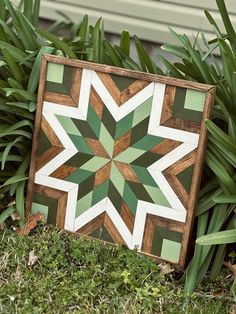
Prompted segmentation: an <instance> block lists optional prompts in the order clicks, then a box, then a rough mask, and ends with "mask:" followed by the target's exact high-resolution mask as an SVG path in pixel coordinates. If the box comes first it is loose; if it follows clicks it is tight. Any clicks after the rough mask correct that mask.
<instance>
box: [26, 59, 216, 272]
mask: <svg viewBox="0 0 236 314" xmlns="http://www.w3.org/2000/svg"><path fill="white" fill-rule="evenodd" d="M48 62H52V63H56V64H63V65H68V66H73V67H76V68H86V69H92V70H95V71H99V72H103V73H112V74H115V75H120V76H126V77H132V78H136V79H140V80H145V81H151V82H159V83H163V84H168V85H174V86H176V87H183V88H190V89H194V90H199V91H204V92H206V94H207V95H206V99H205V104H204V111H203V118H202V123H201V130H200V135H199V144H198V150H197V157H196V162H195V167H194V173H193V178H192V182H193V183H192V186H191V191H190V201H189V206H188V210H187V218H186V222H185V228H184V231H183V240H182V246H181V253H180V260H179V263H178V264H177V266H178V267H179V268H180V269H183V268H184V267H185V264H186V257H187V251H188V245H189V242H190V241H189V240H190V236H191V233H192V228H193V220H194V216H195V210H196V208H195V207H196V201H197V197H196V196H197V193H198V190H199V186H200V182H201V181H200V180H199V178H200V177H201V174H202V169H203V158H204V153H205V150H206V145H207V129H206V126H205V123H204V121H205V119H208V118H210V116H211V111H212V106H213V102H214V95H215V90H216V87H215V86H213V85H206V84H202V83H196V82H191V81H185V80H181V79H176V78H170V77H164V76H160V75H156V74H149V73H144V72H139V71H133V70H128V69H123V68H118V67H113V66H108V65H100V64H96V63H92V62H87V61H80V60H74V59H68V58H65V57H59V56H53V55H48V54H45V55H43V57H42V62H41V71H40V79H39V87H38V97H37V110H36V118H35V127H34V134H33V145H32V155H31V165H30V171H29V181H28V192H27V200H26V211H27V212H29V211H30V210H31V203H32V195H33V184H34V177H35V163H36V151H37V143H38V139H39V131H40V125H41V112H42V105H43V97H44V88H45V81H46V74H47V63H48ZM144 254H145V253H144ZM147 255H150V254H147ZM155 258H156V259H158V260H160V261H163V260H162V259H161V258H157V257H155Z"/></svg>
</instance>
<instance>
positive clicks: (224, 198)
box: [213, 195, 236, 204]
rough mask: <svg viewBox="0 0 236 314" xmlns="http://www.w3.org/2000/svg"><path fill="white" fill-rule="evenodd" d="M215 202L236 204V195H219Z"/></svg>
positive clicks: (214, 199) (214, 198)
mask: <svg viewBox="0 0 236 314" xmlns="http://www.w3.org/2000/svg"><path fill="white" fill-rule="evenodd" d="M213 201H214V202H215V203H220V204H231V203H232V204H236V195H217V196H215V197H213Z"/></svg>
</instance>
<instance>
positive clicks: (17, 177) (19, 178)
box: [0, 175, 28, 188]
mask: <svg viewBox="0 0 236 314" xmlns="http://www.w3.org/2000/svg"><path fill="white" fill-rule="evenodd" d="M27 179H28V177H27V176H25V175H15V176H13V177H10V178H9V179H8V180H6V181H5V182H4V183H3V184H2V185H0V188H2V187H4V186H7V185H11V184H13V183H17V182H21V181H25V180H27Z"/></svg>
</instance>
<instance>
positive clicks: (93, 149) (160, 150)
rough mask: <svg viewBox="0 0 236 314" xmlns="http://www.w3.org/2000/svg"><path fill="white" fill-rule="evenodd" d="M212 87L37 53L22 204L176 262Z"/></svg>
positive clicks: (183, 244)
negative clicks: (39, 60)
mask: <svg viewBox="0 0 236 314" xmlns="http://www.w3.org/2000/svg"><path fill="white" fill-rule="evenodd" d="M214 92H215V88H214V87H213V86H209V85H204V84H198V83H193V82H188V81H182V80H177V79H173V78H167V77H162V76H158V75H153V74H146V73H141V72H135V71H130V70H125V69H120V68H114V67H110V66H103V65H98V64H94V63H89V62H82V61H75V60H70V59H66V58H61V57H55V56H48V55H45V56H44V57H43V60H42V70H41V77H40V86H39V91H38V106H37V114H36V122H35V132H34V140H33V151H32V160H31V169H30V180H29V187H28V197H27V208H28V210H30V211H31V212H33V213H36V212H39V211H40V212H42V213H44V215H45V217H46V219H47V222H48V223H53V224H57V225H58V226H59V227H60V228H62V229H66V230H69V231H72V232H76V233H80V234H85V235H88V236H90V237H93V238H98V239H101V240H104V241H108V242H112V243H118V244H121V243H123V244H125V245H127V246H128V247H129V248H130V249H133V248H137V249H138V250H140V251H142V252H144V253H146V254H150V255H153V256H156V257H158V258H160V259H163V260H167V261H170V262H172V263H175V264H178V265H179V266H180V267H184V264H185V259H186V252H187V246H188V241H189V236H190V233H191V226H192V223H193V216H194V206H195V202H196V197H197V191H198V187H199V182H200V175H201V170H202V162H203V154H204V149H205V144H206V129H205V126H204V123H203V121H204V119H206V118H208V117H209V115H210V111H211V105H212V102H213V97H214Z"/></svg>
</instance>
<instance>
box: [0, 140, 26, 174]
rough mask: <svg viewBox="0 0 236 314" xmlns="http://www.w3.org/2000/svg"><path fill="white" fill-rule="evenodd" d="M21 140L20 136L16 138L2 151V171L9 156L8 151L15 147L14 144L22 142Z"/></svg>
mask: <svg viewBox="0 0 236 314" xmlns="http://www.w3.org/2000/svg"><path fill="white" fill-rule="evenodd" d="M22 139H23V137H22V136H18V137H17V138H16V139H15V140H14V141H12V142H10V143H9V144H8V145H7V146H6V148H5V150H4V151H3V154H2V167H1V169H2V170H4V167H5V163H6V161H7V157H8V155H9V152H10V150H11V149H12V147H14V146H15V144H16V143H17V142H20V141H22Z"/></svg>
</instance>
